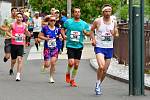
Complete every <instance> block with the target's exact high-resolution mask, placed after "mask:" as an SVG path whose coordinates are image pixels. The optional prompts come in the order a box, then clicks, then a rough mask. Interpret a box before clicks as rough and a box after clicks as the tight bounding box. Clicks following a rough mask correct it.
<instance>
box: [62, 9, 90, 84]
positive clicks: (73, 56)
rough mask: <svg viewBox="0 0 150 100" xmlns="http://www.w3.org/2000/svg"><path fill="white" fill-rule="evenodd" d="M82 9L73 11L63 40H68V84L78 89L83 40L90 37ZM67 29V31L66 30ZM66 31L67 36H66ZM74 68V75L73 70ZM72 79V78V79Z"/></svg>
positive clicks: (63, 31)
mask: <svg viewBox="0 0 150 100" xmlns="http://www.w3.org/2000/svg"><path fill="white" fill-rule="evenodd" d="M80 15H81V12H80V8H79V7H75V8H74V9H73V18H72V19H68V20H67V21H66V22H65V23H64V28H62V35H63V38H64V39H66V47H67V54H68V68H67V72H66V82H67V83H70V85H71V86H72V87H77V84H76V82H75V76H76V74H77V70H78V67H79V62H80V58H81V54H82V49H83V40H84V36H85V35H89V32H88V31H89V26H88V24H87V23H86V22H84V21H83V20H81V19H80ZM65 29H66V30H65ZM65 31H67V32H66V35H65ZM72 67H74V68H73V71H72V75H71V69H72ZM70 77H71V78H70Z"/></svg>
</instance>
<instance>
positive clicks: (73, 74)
mask: <svg viewBox="0 0 150 100" xmlns="http://www.w3.org/2000/svg"><path fill="white" fill-rule="evenodd" d="M77 70H78V69H77V68H74V69H73V71H72V79H74V78H75V76H76V74H77Z"/></svg>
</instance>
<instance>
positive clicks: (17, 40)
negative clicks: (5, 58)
mask: <svg viewBox="0 0 150 100" xmlns="http://www.w3.org/2000/svg"><path fill="white" fill-rule="evenodd" d="M15 37H16V38H15V40H16V42H23V34H15Z"/></svg>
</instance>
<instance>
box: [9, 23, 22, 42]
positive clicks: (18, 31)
mask: <svg viewBox="0 0 150 100" xmlns="http://www.w3.org/2000/svg"><path fill="white" fill-rule="evenodd" d="M12 27H13V30H12V35H13V36H15V37H16V38H15V39H11V43H12V44H14V45H24V40H25V35H24V33H25V25H24V24H22V25H17V23H16V22H14V23H13V25H12Z"/></svg>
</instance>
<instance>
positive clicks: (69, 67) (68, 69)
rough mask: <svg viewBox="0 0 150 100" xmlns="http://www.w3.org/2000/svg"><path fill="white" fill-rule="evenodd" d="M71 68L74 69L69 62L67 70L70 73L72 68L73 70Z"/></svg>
mask: <svg viewBox="0 0 150 100" xmlns="http://www.w3.org/2000/svg"><path fill="white" fill-rule="evenodd" d="M71 69H72V66H70V65H69V64H68V68H67V72H68V73H70V70H71Z"/></svg>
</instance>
